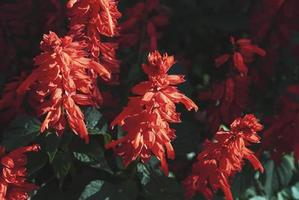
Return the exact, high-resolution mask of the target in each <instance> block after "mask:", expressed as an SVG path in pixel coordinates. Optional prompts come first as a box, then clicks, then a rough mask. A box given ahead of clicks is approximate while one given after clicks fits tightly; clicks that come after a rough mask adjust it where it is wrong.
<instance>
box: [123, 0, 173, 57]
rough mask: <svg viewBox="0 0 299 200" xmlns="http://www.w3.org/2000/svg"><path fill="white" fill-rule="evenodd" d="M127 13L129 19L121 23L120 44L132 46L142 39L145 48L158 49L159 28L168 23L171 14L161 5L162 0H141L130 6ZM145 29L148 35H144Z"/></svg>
mask: <svg viewBox="0 0 299 200" xmlns="http://www.w3.org/2000/svg"><path fill="white" fill-rule="evenodd" d="M125 15H126V16H127V18H128V19H127V20H126V21H125V22H123V23H122V24H121V25H120V28H121V35H120V41H119V42H120V45H123V46H124V47H132V46H134V45H136V44H137V43H138V42H141V41H142V43H143V48H145V49H148V50H150V51H154V50H156V49H157V48H158V44H157V41H158V39H159V36H160V33H159V32H158V28H160V27H163V26H165V25H166V24H168V20H169V14H168V13H167V11H166V10H165V9H163V7H162V6H161V5H160V1H159V0H146V1H144V2H139V3H137V4H136V5H135V6H133V7H132V8H129V9H128V10H127V11H126V13H125ZM143 31H144V32H145V34H146V36H143ZM143 37H144V38H143Z"/></svg>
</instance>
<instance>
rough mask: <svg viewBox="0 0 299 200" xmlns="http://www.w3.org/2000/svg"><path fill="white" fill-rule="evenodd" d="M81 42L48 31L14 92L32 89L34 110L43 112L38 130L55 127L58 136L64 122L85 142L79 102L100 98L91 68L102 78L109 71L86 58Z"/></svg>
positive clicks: (86, 103)
mask: <svg viewBox="0 0 299 200" xmlns="http://www.w3.org/2000/svg"><path fill="white" fill-rule="evenodd" d="M84 47H86V45H85V43H84V42H73V41H72V38H71V37H68V36H66V37H64V38H59V37H58V36H57V35H56V34H55V33H53V32H50V34H48V35H44V39H43V41H42V42H41V49H42V51H43V53H41V54H40V55H39V56H37V57H36V58H35V64H36V65H37V66H38V67H37V68H36V69H34V70H33V72H32V73H31V74H30V75H29V76H28V77H27V79H26V80H25V81H24V82H23V83H22V84H21V85H20V87H19V88H18V90H17V92H18V94H19V95H22V94H24V93H25V92H26V90H28V89H29V88H31V89H32V91H34V93H33V97H32V98H33V99H34V100H35V102H36V103H38V104H35V106H36V105H38V106H36V109H37V112H38V114H39V115H46V117H45V120H44V122H43V124H42V126H41V132H44V131H45V130H46V129H48V128H54V129H55V130H56V132H57V133H58V134H59V135H60V134H62V132H63V131H64V129H65V123H66V122H65V121H66V119H65V118H66V117H67V121H68V123H69V125H70V128H71V129H72V130H73V131H74V132H75V133H76V134H78V135H79V136H80V137H81V138H83V139H84V140H85V141H86V142H88V133H87V129H86V127H85V123H84V116H83V113H82V112H81V110H80V108H79V106H78V105H98V104H99V103H101V101H102V97H101V96H100V93H99V91H98V89H97V87H96V84H95V82H94V80H93V78H91V77H90V75H89V72H90V70H94V71H95V72H97V73H98V75H99V76H101V77H102V78H103V79H106V80H107V79H109V78H110V73H109V72H108V71H107V70H106V69H105V68H104V67H103V66H102V65H101V64H99V63H97V62H95V61H93V60H91V59H89V58H87V53H86V52H85V51H84V50H83V49H84Z"/></svg>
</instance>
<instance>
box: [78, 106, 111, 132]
mask: <svg viewBox="0 0 299 200" xmlns="http://www.w3.org/2000/svg"><path fill="white" fill-rule="evenodd" d="M84 113H85V121H86V126H87V128H88V133H89V134H90V135H101V134H102V135H105V134H107V133H106V132H107V130H108V125H107V123H106V121H105V119H104V117H103V114H102V113H101V112H100V111H99V110H97V109H96V108H94V107H88V108H87V109H86V110H85V112H84Z"/></svg>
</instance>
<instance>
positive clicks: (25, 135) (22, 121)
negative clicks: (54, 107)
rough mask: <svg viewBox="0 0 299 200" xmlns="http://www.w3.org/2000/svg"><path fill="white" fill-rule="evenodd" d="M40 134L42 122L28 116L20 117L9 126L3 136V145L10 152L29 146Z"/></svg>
mask: <svg viewBox="0 0 299 200" xmlns="http://www.w3.org/2000/svg"><path fill="white" fill-rule="evenodd" d="M39 132H40V122H39V121H38V120H36V119H35V118H33V117H31V116H27V115H23V116H19V117H17V118H16V119H15V120H13V121H12V123H11V124H10V125H9V127H8V129H7V130H5V132H4V134H3V140H2V143H1V145H2V146H5V148H6V149H7V150H8V151H11V150H12V149H15V148H17V147H20V146H26V145H29V144H30V143H31V142H33V141H34V139H35V138H36V137H37V136H38V134H39Z"/></svg>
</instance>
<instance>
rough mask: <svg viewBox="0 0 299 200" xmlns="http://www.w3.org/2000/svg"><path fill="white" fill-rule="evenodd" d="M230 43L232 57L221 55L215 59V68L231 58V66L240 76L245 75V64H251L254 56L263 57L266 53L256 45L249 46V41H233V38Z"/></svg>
mask: <svg viewBox="0 0 299 200" xmlns="http://www.w3.org/2000/svg"><path fill="white" fill-rule="evenodd" d="M231 43H232V45H233V49H234V51H233V53H232V55H229V54H223V55H221V56H219V57H217V58H216V59H215V66H216V67H219V66H221V65H223V64H224V63H226V62H227V61H228V60H229V58H230V57H232V63H233V66H234V67H235V68H236V69H237V70H238V71H239V73H240V74H241V75H245V76H246V75H247V73H248V68H247V64H250V63H252V62H253V57H254V55H255V54H257V55H259V56H265V55H266V52H265V51H264V50H263V49H261V48H259V47H258V46H256V45H253V44H251V40H250V39H239V40H237V41H235V39H234V38H233V37H231Z"/></svg>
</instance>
